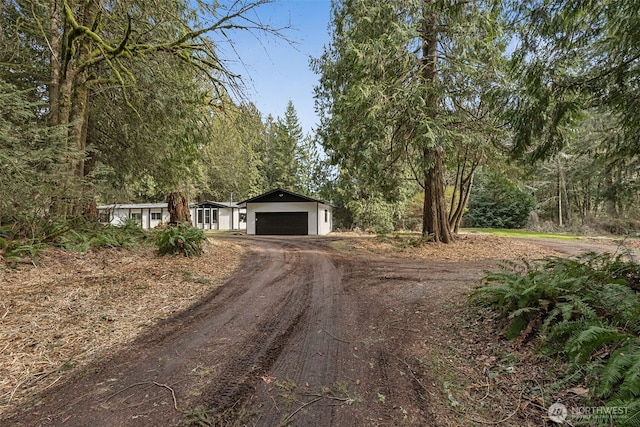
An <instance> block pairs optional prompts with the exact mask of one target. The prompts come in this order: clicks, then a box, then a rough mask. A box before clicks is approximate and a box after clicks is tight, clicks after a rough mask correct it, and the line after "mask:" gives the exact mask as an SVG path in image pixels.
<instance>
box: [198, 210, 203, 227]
mask: <svg viewBox="0 0 640 427" xmlns="http://www.w3.org/2000/svg"><path fill="white" fill-rule="evenodd" d="M202 212H203V210H202V209H198V224H202V217H203V216H204V214H203V213H202Z"/></svg>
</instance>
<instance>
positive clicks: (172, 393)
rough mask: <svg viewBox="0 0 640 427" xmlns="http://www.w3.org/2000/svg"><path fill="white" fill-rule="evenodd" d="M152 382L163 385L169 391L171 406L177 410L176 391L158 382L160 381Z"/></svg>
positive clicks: (159, 385)
mask: <svg viewBox="0 0 640 427" xmlns="http://www.w3.org/2000/svg"><path fill="white" fill-rule="evenodd" d="M153 383H154V384H155V385H157V386H158V387H164V388H166V389H167V390H169V391H170V392H171V397H173V407H174V408H175V410H176V411H177V410H178V402H177V401H176V392H175V391H174V390H173V389H172V388H171V387H169V386H168V385H166V384H160V383H157V382H155V381H154V382H153Z"/></svg>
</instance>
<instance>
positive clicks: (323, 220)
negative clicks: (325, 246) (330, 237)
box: [317, 203, 333, 236]
mask: <svg viewBox="0 0 640 427" xmlns="http://www.w3.org/2000/svg"><path fill="white" fill-rule="evenodd" d="M317 218H318V234H319V235H321V236H324V235H325V234H329V233H331V231H332V230H333V210H332V208H331V206H329V205H325V204H324V203H318V217H317Z"/></svg>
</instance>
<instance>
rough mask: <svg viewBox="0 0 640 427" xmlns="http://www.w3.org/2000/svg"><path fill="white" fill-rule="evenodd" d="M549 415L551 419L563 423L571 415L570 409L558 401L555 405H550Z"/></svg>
mask: <svg viewBox="0 0 640 427" xmlns="http://www.w3.org/2000/svg"><path fill="white" fill-rule="evenodd" d="M547 415H548V416H549V419H550V420H551V421H553V422H555V423H558V424H562V423H564V422H565V420H566V419H567V415H569V410H568V409H567V407H566V406H564V405H563V404H562V403H560V402H556V403H554V404H553V405H551V406H549V410H548V411H547Z"/></svg>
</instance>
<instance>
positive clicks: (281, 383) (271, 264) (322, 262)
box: [0, 236, 479, 427]
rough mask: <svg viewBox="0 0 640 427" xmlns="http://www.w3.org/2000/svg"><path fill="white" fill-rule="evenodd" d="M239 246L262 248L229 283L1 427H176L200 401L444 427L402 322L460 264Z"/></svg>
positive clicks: (436, 299) (454, 275)
mask: <svg viewBox="0 0 640 427" xmlns="http://www.w3.org/2000/svg"><path fill="white" fill-rule="evenodd" d="M234 241H236V242H237V243H239V244H243V245H246V246H247V247H249V249H250V250H249V254H248V256H247V259H246V262H245V264H244V267H243V268H242V269H241V270H240V271H239V272H238V273H237V274H235V275H234V277H233V278H231V279H230V280H229V281H228V282H227V283H226V284H225V285H224V286H222V287H220V288H218V289H217V290H215V291H213V292H212V293H211V294H210V295H209V296H207V297H206V298H205V299H203V300H202V301H200V302H198V303H197V304H196V305H194V306H192V307H191V308H190V309H188V310H186V311H185V312H183V313H181V314H179V315H177V316H176V317H174V318H172V319H167V320H166V321H164V322H162V323H160V324H159V325H157V326H156V327H154V328H153V330H152V331H150V332H149V333H148V334H146V335H145V336H143V337H141V338H140V339H138V340H137V341H135V342H134V343H132V344H131V345H130V346H128V347H124V348H120V349H114V354H113V355H110V356H108V357H106V358H105V359H104V360H101V361H96V362H95V363H94V364H92V365H90V366H88V367H86V368H85V369H82V370H81V371H79V372H77V373H76V374H75V375H74V376H73V377H71V378H70V379H69V380H67V381H65V382H64V383H63V384H59V385H58V386H56V387H53V388H51V389H49V390H47V391H45V392H44V393H43V394H41V395H39V396H37V397H36V398H35V399H34V401H33V402H32V403H31V405H30V406H25V407H22V408H21V409H20V410H19V411H16V412H14V413H13V414H10V415H9V416H8V418H6V419H5V420H0V425H2V426H11V425H18V426H29V427H32V426H89V425H91V426H109V427H112V426H172V425H179V424H180V422H181V421H182V420H184V418H185V414H194V409H195V408H204V410H205V413H204V415H202V416H203V417H207V416H209V415H211V416H212V417H214V420H215V417H216V416H218V415H220V414H225V413H228V414H230V417H231V419H233V417H234V416H245V415H247V416H249V417H250V419H249V420H248V423H247V424H248V425H256V426H265V427H271V426H279V425H286V426H292V427H293V426H301V427H302V426H304V427H307V426H356V425H371V426H392V425H435V424H433V423H431V422H430V420H431V419H432V418H433V416H432V410H431V408H430V403H429V401H428V400H427V399H426V398H425V396H424V395H425V394H427V393H426V390H425V389H423V387H424V385H423V384H430V382H429V381H428V378H424V377H423V376H417V375H416V374H415V373H414V372H413V371H412V368H411V367H410V366H409V364H408V362H411V363H412V364H414V361H411V360H409V359H407V357H406V356H405V355H403V348H404V347H405V346H406V344H407V342H408V341H407V340H412V339H414V338H415V337H417V336H419V335H420V334H416V332H415V331H414V330H413V329H414V328H415V327H412V326H407V325H404V324H400V323H397V322H400V321H402V320H403V319H404V317H403V315H405V314H406V313H405V312H402V313H401V311H402V310H405V309H406V310H414V308H413V306H414V304H415V305H416V307H417V305H418V304H419V303H420V304H424V303H425V301H424V299H425V298H428V297H425V295H433V297H432V298H431V301H428V304H432V305H435V304H439V303H441V302H442V301H443V300H446V297H447V295H450V292H451V291H450V290H447V292H445V293H443V294H442V295H440V294H438V293H437V292H438V290H441V289H445V288H446V289H453V288H456V287H458V286H459V285H457V284H456V283H454V279H455V280H459V273H460V271H459V270H458V269H457V267H456V266H453V265H452V264H450V263H442V264H437V263H432V262H413V263H412V262H408V261H406V260H387V259H383V258H379V257H370V256H369V257H367V258H366V259H365V258H361V257H359V256H358V254H353V253H348V252H347V253H345V252H344V251H342V252H340V251H336V250H334V249H332V247H331V241H332V240H331V238H309V237H305V238H262V237H248V236H245V237H241V238H234ZM469 268H470V270H469V272H468V274H467V275H469V274H471V273H473V276H474V277H475V275H476V274H477V272H478V271H479V270H478V267H477V266H470V267H469ZM467 279H469V278H467ZM396 285H397V286H401V287H402V288H403V289H404V291H403V297H402V298H399V297H397V296H396V290H395V289H394V288H393V287H394V286H396ZM383 289H387V290H391V291H392V292H389V293H386V292H384V291H383ZM414 289H418V290H419V291H420V292H421V293H422V295H420V294H418V293H417V291H414ZM428 304H427V305H428ZM420 316H421V315H420ZM417 317H418V316H416V319H417ZM414 320H415V319H414ZM407 361H408V362H407ZM416 372H417V370H416ZM427 374H428V372H427V373H426V374H425V375H427ZM174 405H175V406H174ZM176 407H177V409H176ZM240 411H244V412H243V413H240ZM234 421H235V420H234ZM214 425H215V424H214Z"/></svg>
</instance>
